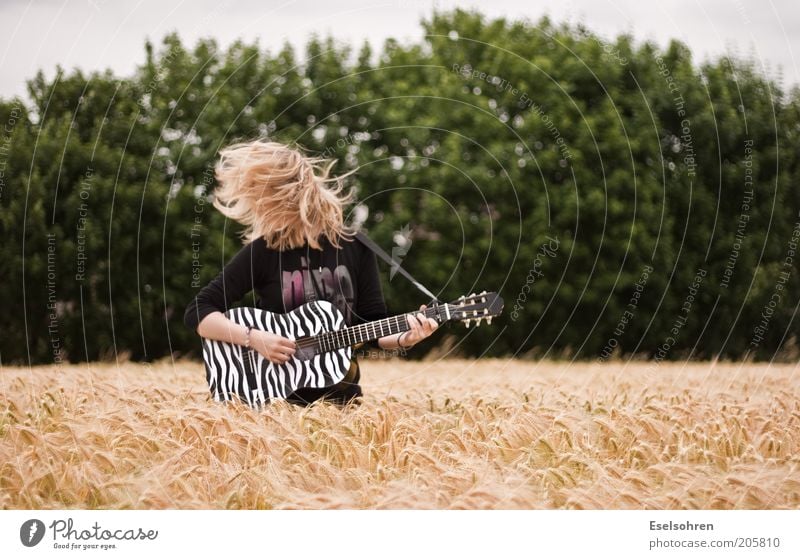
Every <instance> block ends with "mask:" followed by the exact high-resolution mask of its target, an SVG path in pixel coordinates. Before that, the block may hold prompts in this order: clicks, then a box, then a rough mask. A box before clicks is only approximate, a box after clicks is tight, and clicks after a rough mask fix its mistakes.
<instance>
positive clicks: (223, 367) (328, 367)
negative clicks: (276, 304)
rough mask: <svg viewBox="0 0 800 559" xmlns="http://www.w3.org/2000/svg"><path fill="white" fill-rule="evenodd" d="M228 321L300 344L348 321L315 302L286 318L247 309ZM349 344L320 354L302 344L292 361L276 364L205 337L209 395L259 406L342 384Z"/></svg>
mask: <svg viewBox="0 0 800 559" xmlns="http://www.w3.org/2000/svg"><path fill="white" fill-rule="evenodd" d="M225 316H227V317H228V318H229V319H230V320H232V321H233V322H235V323H237V324H241V325H243V326H252V327H253V328H258V329H259V330H266V331H267V332H271V333H273V334H277V335H279V336H283V337H284V338H289V339H290V340H300V339H302V338H304V337H310V336H317V335H319V334H324V333H326V332H331V331H335V330H339V329H340V328H341V327H342V326H343V325H344V317H343V316H342V313H341V312H339V310H338V309H337V308H336V307H334V306H333V305H332V304H331V303H329V302H328V301H313V302H311V303H307V304H305V305H302V306H300V307H298V308H296V309H294V310H293V311H291V312H289V313H286V314H278V313H271V312H267V311H262V310H260V309H254V308H249V307H239V308H235V309H231V310H229V311H228V312H226V313H225ZM352 358H353V349H352V348H351V347H350V346H344V347H341V348H337V349H335V350H334V351H327V352H319V351H315V350H314V349H313V348H310V347H305V346H301V345H300V344H298V346H297V351H296V352H295V355H294V357H293V358H292V359H290V360H289V361H287V362H286V363H284V364H280V365H279V364H275V363H272V362H270V361H268V360H267V359H265V358H264V357H263V356H262V355H261V354H260V353H258V352H257V351H255V350H254V349H248V348H246V347H244V346H241V345H236V344H230V343H226V342H220V341H217V340H210V339H208V338H205V339H203V360H204V361H205V364H206V380H207V381H208V387H209V389H210V390H211V395H212V396H213V398H214V400H215V401H217V402H222V401H227V400H231V399H232V397H234V396H235V397H238V398H239V399H240V400H242V401H244V402H246V403H247V404H248V405H249V406H250V407H253V408H257V407H259V406H262V405H264V404H266V403H267V402H268V401H270V400H285V399H286V398H288V397H289V396H290V395H291V394H292V392H294V391H295V390H297V389H298V388H306V387H310V388H324V387H326V386H333V385H334V384H336V383H338V382H340V381H341V380H342V379H343V378H344V376H345V375H346V374H347V370H348V369H349V368H350V362H351V360H352Z"/></svg>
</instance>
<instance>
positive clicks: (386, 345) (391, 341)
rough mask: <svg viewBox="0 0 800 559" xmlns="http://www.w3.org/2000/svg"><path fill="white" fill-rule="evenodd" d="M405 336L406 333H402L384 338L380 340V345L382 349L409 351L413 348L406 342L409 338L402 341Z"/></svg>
mask: <svg viewBox="0 0 800 559" xmlns="http://www.w3.org/2000/svg"><path fill="white" fill-rule="evenodd" d="M403 334H405V332H401V333H399V334H392V335H391V336H384V337H382V338H378V345H379V346H380V347H381V349H398V348H401V347H402V348H403V349H408V348H409V347H411V346H410V345H409V343H408V342H407V341H406V338H407V336H405V337H403V339H402V340H401V339H400V336H402V335H403Z"/></svg>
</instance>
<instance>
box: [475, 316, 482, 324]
mask: <svg viewBox="0 0 800 559" xmlns="http://www.w3.org/2000/svg"><path fill="white" fill-rule="evenodd" d="M481 320H483V319H482V318H479V319H478V320H476V321H475V326H480V325H481Z"/></svg>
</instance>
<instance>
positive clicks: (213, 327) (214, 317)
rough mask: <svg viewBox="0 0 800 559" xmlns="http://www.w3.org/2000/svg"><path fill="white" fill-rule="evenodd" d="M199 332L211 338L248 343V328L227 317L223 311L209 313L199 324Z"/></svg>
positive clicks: (235, 342)
mask: <svg viewBox="0 0 800 559" xmlns="http://www.w3.org/2000/svg"><path fill="white" fill-rule="evenodd" d="M197 333H198V334H199V335H200V336H201V337H203V338H209V339H211V340H219V341H221V342H228V343H232V344H239V345H247V329H246V328H245V327H244V326H243V325H241V324H236V323H235V322H233V321H232V320H230V319H228V318H226V317H225V315H224V314H222V313H221V312H212V313H210V314H207V315H206V316H205V317H204V318H203V320H201V321H200V324H198V325H197Z"/></svg>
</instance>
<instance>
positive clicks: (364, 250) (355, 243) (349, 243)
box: [339, 234, 372, 259]
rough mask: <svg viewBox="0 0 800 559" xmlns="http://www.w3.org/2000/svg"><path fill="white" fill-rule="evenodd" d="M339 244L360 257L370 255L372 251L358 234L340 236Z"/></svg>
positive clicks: (343, 248)
mask: <svg viewBox="0 0 800 559" xmlns="http://www.w3.org/2000/svg"><path fill="white" fill-rule="evenodd" d="M339 244H340V245H341V247H342V249H341V250H343V251H345V252H349V253H350V254H352V255H353V256H355V257H357V258H359V259H360V258H363V257H364V256H369V255H370V254H371V253H372V251H371V250H370V249H369V247H368V246H367V245H365V244H364V242H363V241H362V240H361V239H360V238H359V236H358V235H356V234H353V235H349V236H347V237H340V238H339Z"/></svg>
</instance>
